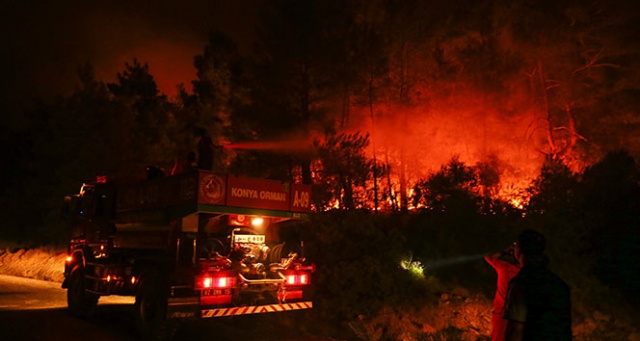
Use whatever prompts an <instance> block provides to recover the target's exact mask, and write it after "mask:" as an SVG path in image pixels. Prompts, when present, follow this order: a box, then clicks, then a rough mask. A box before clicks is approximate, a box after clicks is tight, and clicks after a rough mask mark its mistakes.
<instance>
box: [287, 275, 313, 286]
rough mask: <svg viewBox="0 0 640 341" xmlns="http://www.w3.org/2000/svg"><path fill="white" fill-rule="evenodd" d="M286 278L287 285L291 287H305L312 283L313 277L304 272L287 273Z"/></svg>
mask: <svg viewBox="0 0 640 341" xmlns="http://www.w3.org/2000/svg"><path fill="white" fill-rule="evenodd" d="M284 277H285V285H286V286H290V287H297V286H304V285H308V284H309V283H310V282H311V276H309V273H308V272H304V271H287V272H286V273H285V275H284Z"/></svg>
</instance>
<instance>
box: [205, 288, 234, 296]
mask: <svg viewBox="0 0 640 341" xmlns="http://www.w3.org/2000/svg"><path fill="white" fill-rule="evenodd" d="M201 295H202V296H217V295H231V289H205V290H202V293H201Z"/></svg>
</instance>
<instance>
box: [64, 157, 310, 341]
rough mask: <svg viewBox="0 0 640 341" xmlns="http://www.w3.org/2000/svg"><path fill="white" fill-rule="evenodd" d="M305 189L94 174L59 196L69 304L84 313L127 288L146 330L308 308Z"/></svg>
mask: <svg viewBox="0 0 640 341" xmlns="http://www.w3.org/2000/svg"><path fill="white" fill-rule="evenodd" d="M310 194H311V188H310V186H308V185H303V184H292V183H283V182H280V181H274V180H266V179H255V178H245V177H237V176H233V175H224V174H217V173H212V172H206V171H195V170H194V171H191V172H187V173H184V174H178V175H175V176H166V177H159V178H155V179H144V180H140V181H115V180H113V181H112V180H109V179H106V178H105V177H97V179H96V181H95V182H92V183H85V184H83V185H82V186H81V188H80V192H79V193H78V194H75V195H70V196H67V197H65V205H64V207H65V209H64V212H65V214H64V215H65V217H66V218H67V220H68V221H69V223H70V226H71V238H70V243H69V246H68V257H67V261H66V264H65V268H64V275H65V279H64V282H63V284H62V287H63V288H66V289H67V303H68V309H69V312H70V313H71V314H72V315H74V316H79V317H86V316H89V315H91V314H92V313H93V312H94V310H95V309H96V306H97V304H98V300H99V298H100V297H101V296H107V295H121V296H133V297H135V305H134V307H135V316H136V318H137V320H138V321H137V325H138V327H139V329H140V331H141V332H142V333H143V334H145V335H150V334H155V333H165V331H164V329H167V328H169V327H167V326H171V325H173V324H172V322H175V321H179V320H181V319H185V318H202V319H204V318H217V317H224V316H236V315H244V314H260V313H271V312H287V311H291V310H301V309H310V308H312V306H313V303H312V301H311V298H310V297H311V278H312V274H313V272H314V270H315V265H314V264H313V263H311V262H310V261H309V260H308V259H307V258H305V254H304V244H303V241H302V240H301V234H303V232H304V229H305V228H307V227H308V225H309V215H310V212H311V204H310ZM153 338H154V339H155V337H153Z"/></svg>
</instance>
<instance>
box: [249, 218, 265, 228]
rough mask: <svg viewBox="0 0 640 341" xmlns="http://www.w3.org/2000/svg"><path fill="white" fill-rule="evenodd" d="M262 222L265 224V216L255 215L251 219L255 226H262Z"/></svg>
mask: <svg viewBox="0 0 640 341" xmlns="http://www.w3.org/2000/svg"><path fill="white" fill-rule="evenodd" d="M262 224H264V218H262V217H255V218H252V219H251V225H253V226H254V227H260V226H262Z"/></svg>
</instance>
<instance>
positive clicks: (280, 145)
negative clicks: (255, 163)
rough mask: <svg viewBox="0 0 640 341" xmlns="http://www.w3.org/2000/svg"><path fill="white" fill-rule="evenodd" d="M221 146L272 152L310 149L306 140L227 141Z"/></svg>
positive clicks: (306, 150)
mask: <svg viewBox="0 0 640 341" xmlns="http://www.w3.org/2000/svg"><path fill="white" fill-rule="evenodd" d="M222 148H225V149H235V150H258V151H272V152H308V151H310V150H311V144H310V143H309V142H308V141H306V140H282V141H250V142H237V143H228V144H225V145H223V146H222Z"/></svg>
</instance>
